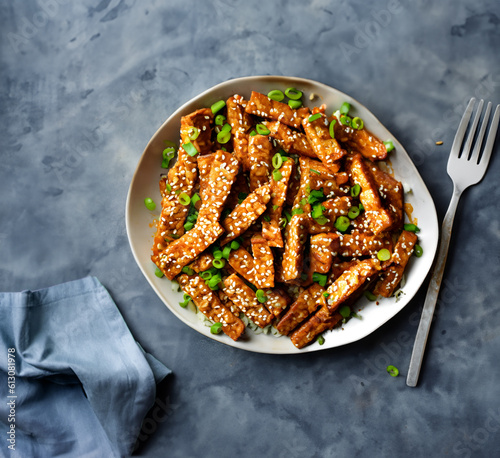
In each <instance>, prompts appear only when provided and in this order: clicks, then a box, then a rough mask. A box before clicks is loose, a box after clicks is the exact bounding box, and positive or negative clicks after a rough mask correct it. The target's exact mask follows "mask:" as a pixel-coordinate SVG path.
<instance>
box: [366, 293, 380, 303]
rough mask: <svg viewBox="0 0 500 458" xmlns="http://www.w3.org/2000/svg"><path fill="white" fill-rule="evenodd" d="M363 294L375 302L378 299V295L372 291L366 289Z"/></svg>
mask: <svg viewBox="0 0 500 458" xmlns="http://www.w3.org/2000/svg"><path fill="white" fill-rule="evenodd" d="M363 294H364V295H365V297H366V298H367V299H368V300H369V301H372V302H374V301H376V300H377V296H375V294H373V293H372V292H371V291H365V292H364V293H363Z"/></svg>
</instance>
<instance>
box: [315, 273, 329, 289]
mask: <svg viewBox="0 0 500 458" xmlns="http://www.w3.org/2000/svg"><path fill="white" fill-rule="evenodd" d="M327 279H328V276H327V275H326V274H320V273H318V272H314V273H313V276H312V280H313V281H314V282H316V283H319V284H320V286H325V285H326V280H327Z"/></svg>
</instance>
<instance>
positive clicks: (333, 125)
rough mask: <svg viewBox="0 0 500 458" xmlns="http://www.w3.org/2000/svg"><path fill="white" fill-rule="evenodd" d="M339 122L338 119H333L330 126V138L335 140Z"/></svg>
mask: <svg viewBox="0 0 500 458" xmlns="http://www.w3.org/2000/svg"><path fill="white" fill-rule="evenodd" d="M336 122H337V120H336V119H332V122H331V123H330V125H329V126H328V132H329V133H330V137H332V138H335V129H334V127H335V123H336Z"/></svg>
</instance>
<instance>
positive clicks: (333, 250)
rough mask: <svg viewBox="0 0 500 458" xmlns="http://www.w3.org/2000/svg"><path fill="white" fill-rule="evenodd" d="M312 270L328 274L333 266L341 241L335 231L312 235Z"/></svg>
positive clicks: (310, 253) (310, 254) (310, 255)
mask: <svg viewBox="0 0 500 458" xmlns="http://www.w3.org/2000/svg"><path fill="white" fill-rule="evenodd" d="M310 245H311V249H310V251H309V257H310V258H311V272H318V273H320V274H327V273H328V272H329V271H330V267H331V266H332V262H333V258H334V256H337V253H338V251H339V247H340V243H339V236H338V234H335V233H324V234H317V235H313V236H311V243H310Z"/></svg>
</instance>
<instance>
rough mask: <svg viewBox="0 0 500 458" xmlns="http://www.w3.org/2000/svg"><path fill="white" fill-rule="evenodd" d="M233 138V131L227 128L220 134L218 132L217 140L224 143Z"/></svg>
mask: <svg viewBox="0 0 500 458" xmlns="http://www.w3.org/2000/svg"><path fill="white" fill-rule="evenodd" d="M230 139H231V132H230V131H227V130H221V131H220V132H219V133H218V134H217V141H218V142H219V143H220V144H221V145H223V144H225V143H227V142H228V141H229V140H230Z"/></svg>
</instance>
